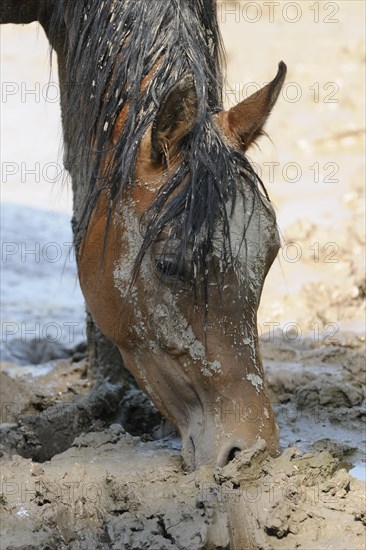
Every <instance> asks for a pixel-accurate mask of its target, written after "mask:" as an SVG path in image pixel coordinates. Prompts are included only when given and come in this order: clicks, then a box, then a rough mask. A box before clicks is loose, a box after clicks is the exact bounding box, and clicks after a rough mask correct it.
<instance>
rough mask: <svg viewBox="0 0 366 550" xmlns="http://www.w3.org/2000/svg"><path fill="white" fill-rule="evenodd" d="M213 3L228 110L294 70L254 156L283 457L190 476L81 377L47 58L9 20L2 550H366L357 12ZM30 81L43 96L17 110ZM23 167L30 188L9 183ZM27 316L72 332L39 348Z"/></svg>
mask: <svg viewBox="0 0 366 550" xmlns="http://www.w3.org/2000/svg"><path fill="white" fill-rule="evenodd" d="M250 4H251V6H250ZM254 4H256V6H259V8H260V11H257V10H258V7H253V5H254ZM290 4H296V6H297V8H296V11H295V8H294V7H293V6H292V7H291V6H290ZM311 6H313V8H312V9H311ZM219 7H220V21H221V27H222V31H223V35H224V41H225V44H226V48H227V55H228V73H227V80H228V83H227V86H226V91H227V104H228V105H230V104H232V102H233V101H234V100H236V101H237V100H239V99H241V98H242V97H245V96H246V95H247V92H248V90H249V87H248V86H247V84H248V83H259V84H260V85H262V84H263V83H264V82H267V81H268V80H270V79H271V78H272V77H273V75H274V74H275V72H276V66H277V63H278V61H280V60H281V59H283V60H284V61H285V62H286V63H287V65H288V68H289V75H288V80H287V82H288V85H287V87H286V88H285V90H284V94H283V97H282V98H281V100H280V101H279V103H278V105H277V106H276V109H275V111H274V113H273V115H272V117H271V120H270V122H269V124H268V127H267V132H268V134H269V136H270V138H271V140H269V139H265V138H264V139H262V141H261V143H260V148H258V149H253V150H252V151H251V156H252V159H253V160H254V161H255V162H256V163H257V164H258V166H259V167H260V168H259V169H260V170H261V173H262V178H263V180H264V182H265V183H266V185H267V188H268V191H269V193H270V196H271V197H272V200H273V202H274V204H275V206H276V210H277V216H278V223H279V226H280V228H281V232H282V236H283V249H282V251H281V252H280V254H279V259H278V261H276V263H275V265H274V267H273V269H272V270H271V273H270V275H269V277H268V279H267V282H266V286H265V290H264V294H263V298H262V304H261V308H260V315H259V328H260V331H261V333H262V339H261V342H262V353H263V359H264V364H265V368H266V373H267V380H268V385H269V388H270V391H271V394H272V397H273V402H274V406H275V410H276V414H277V420H278V424H279V427H280V433H281V443H282V446H283V449H284V452H283V454H282V455H281V456H280V457H278V458H277V459H274V460H273V459H269V458H268V457H267V455H266V451H265V446H264V445H263V443H261V442H260V443H259V444H258V446H257V448H256V449H252V450H250V451H247V452H244V453H241V455H239V456H238V457H237V459H235V461H233V462H232V463H230V464H229V465H228V466H227V467H226V468H224V469H222V470H216V471H212V470H210V469H202V470H200V471H198V472H195V473H191V474H188V473H185V472H183V471H182V467H181V460H180V456H179V440H177V439H176V438H175V437H174V435H171V434H169V433H168V428H167V427H165V428H164V427H163V428H162V427H159V425H160V417H159V415H158V414H157V412H156V411H155V410H154V409H153V408H152V407H151V405H150V404H149V402H148V401H147V400H146V399H145V398H144V397H143V396H142V395H141V393H140V392H139V391H137V390H135V389H134V388H128V389H127V395H126V388H125V387H121V386H118V385H114V386H113V385H111V384H108V383H99V384H98V385H97V386H96V387H95V386H94V384H95V383H94V381H93V380H90V379H89V377H88V376H89V373H88V368H87V364H86V361H85V357H84V356H85V349H84V347H83V345H82V324H83V321H82V318H83V314H82V299H81V296H80V293H79V290H78V287H77V286H76V285H75V265H74V264H73V263H72V262H67V255H66V252H65V247H64V245H63V243H65V242H69V239H70V233H66V231H68V229H65V230H63V229H62V227H63V226H64V227H65V228H66V225H67V223H68V221H67V217H68V216H69V213H70V210H71V206H70V193H68V191H67V189H68V188H67V182H64V187H63V191H62V192H61V180H64V178H63V177H61V176H58V172H57V171H56V173H55V172H53V173H52V172H51V173H48V172H46V174H48V175H46V177H45V172H44V167H45V166H46V167H47V169H48V168H49V169H50V170H51V168H52V166H51V165H49V163H54V162H59V163H60V158H61V154H60V147H59V143H60V127H59V118H58V117H59V108H58V104H57V102H50V101H48V102H47V101H44V98H43V99H42V96H43V95H44V93H43V91H42V90H43V89H44V86H46V84H47V82H48V80H49V69H48V67H49V65H48V50H47V45H46V43H45V39H44V38H43V37H42V35H39V37H38V39H37V30H36V28H35V27H34V26H29V27H23V28H15V27H11V26H8V27H6V28H4V29H2V33H1V42H2V56H3V61H4V63H3V68H2V81H3V83H4V82H7V83H9V82H10V83H15V86H17V88H16V90H18V91H16V92H15V93H13V94H10V95H9V90H10V88H6V91H7V93H8V97H7V99H6V101H4V99H3V98H4V87H3V85H2V105H1V107H2V130H1V131H2V138H4V137H5V136H6V139H2V187H1V194H2V227H3V241H5V242H6V243H15V245H17V246H18V249H17V252H16V253H15V254H13V255H12V256H9V257H6V260H7V261H6V262H4V254H3V255H2V263H3V265H2V268H3V273H4V275H5V277H4V278H3V279H4V281H2V298H3V302H4V308H3V318H2V342H1V344H2V352H3V359H4V361H3V362H2V366H1V373H0V375H1V404H2V407H1V422H2V424H1V429H0V436H1V451H0V452H1V454H2V464H1V496H0V508H1V522H2V531H3V538H2V543H1V547H2V548H4V549H5V548H6V549H13V548H18V549H23V548H24V549H26V548H27V549H31V548H37V549H38V548H42V549H46V548H52V549H53V548H71V549H74V548H75V549H77V548H85V549H89V548H97V549H98V548H103V549H108V548H114V549H120V548H121V549H125V548H126V549H130V548H131V549H136V550H137V549H143V548H146V549H156V550H163V549H165V548H166V549H186V548H192V549H194V548H197V549H198V548H229V539H230V534H231V535H232V530H233V528H235V522H236V525H237V524H240V522H241V523H243V522H244V521H245V522H246V523H247V525H248V528H249V529H250V530H251V531H252V533H253V540H252V542H251V544H252V546H253V547H255V548H263V549H268V550H270V549H277V548H278V549H283V550H292V549H295V548H300V549H303V550H311V549H314V550H325V549H333V550H346V549H347V550H348V549H352V550H358V549H360V550H361V549H364V548H365V531H364V524H365V502H364V495H365V487H364V481H363V480H364V479H365V462H364V451H365V429H364V414H365V407H364V387H365V384H364V383H365V375H364V332H363V331H364V298H365V292H366V291H365V288H366V287H365V282H364V279H363V273H364V263H363V251H364V244H365V242H364V241H365V236H364V187H363V181H364V164H363V151H364V116H363V114H364V93H365V90H364V82H365V78H364V76H365V69H364V61H365V50H364V30H363V25H362V22H363V21H364V15H365V4H364V3H363V2H361V1H355V2H354V1H350V0H347V1H341V2H315V3H313V2H301V3H300V2H297V3H290V2H285V1H282V2H281V3H280V5H279V6H277V7H276V6H273V9H274V12H270V11H269V10H270V8H269V6H268V3H265V2H256V3H248V2H226V3H225V5H224V6H221V5H220V6H219ZM299 7H300V10H301V12H300V11H299ZM317 10H319V11H317ZM259 16H260V17H259ZM271 17H272V19H271ZM257 18H258V21H256V22H255V23H254V22H253V21H254V20H256V19H257ZM297 18H298V21H296V22H291V21H295V20H296V19H297ZM335 20H338V22H335ZM251 21H252V22H251ZM316 21H318V22H316ZM51 80H52V81H54V80H55V75H54V74H53V76H51ZM38 82H39V83H40V90H41V93H40V96H39V97H40V101H39V102H37V101H32V99H31V97H28V98H27V100H26V101H23V99H24V98H22V90H23V92H24V90H26V89H28V88H30V87H31V86H35V85H36V86H38V84H37V83H38ZM23 83H26V84H23ZM27 86H28V88H27ZM253 86H254V84H253ZM24 87H25V88H24ZM35 129H36V131H35ZM37 162H38V163H39V168H37V167H36V169H37V170H38V171H39V177H38V176H35V177H34V178H33V179H32V176H29V175H27V174H25V175H24V171H26V170H27V169H28V168H29V167H30V166H34V165H35V163H37ZM4 163H7V164H6V172H4ZM12 163H16V169H17V171H16V173H14V174H13V175H11V174H10V173H9V170H10V171H11V167H12V165H13V164H12ZM22 163H24V164H22ZM52 174H53V175H52ZM55 174H56V175H55ZM23 175H24V178H23ZM22 179H23V181H22ZM9 203H16V204H11V205H9ZM29 207H33V208H34V210H30V209H29ZM56 210H57V211H58V212H59V213H58V214H54V213H52V212H54V211H56ZM62 212H64V214H63V213H62ZM4 220H5V221H4ZM12 220H14V223H12ZM4 228H5V231H4ZM13 228H14V230H15V233H14V230H13ZM50 231H51V232H53V233H51V235H52V238H45V235H46V236H49V235H50ZM63 231H65V233H64V232H63ZM14 235H15V236H14ZM42 239H43V240H42ZM36 242H39V243H41V245H42V246H41V249H40V250H41V252H40V256H39V258H38V260H39V261H37V257H35V258H34V262H32V261H31V259H30V258H29V259H28V260H27V262H22V256H21V252H22V246H23V244H24V243H27V246H30V245H31V244H32V243H36ZM50 242H56V243H57V244H62V254H61V257H60V260H59V261H57V262H54V263H53V262H52V261H48V258H47V257H46V258H45V257H44V255H43V254H42V250H43V251H44V246H45V245H47V244H48V243H50ZM7 250H9V249H7ZM48 252H50V253H52V252H54V250H52V249H47V253H48ZM34 296H37V300H35V299H34ZM4 322H5V323H6V325H4ZM22 322H24V323H25V326H26V327H28V324H31V323H35V322H39V323H40V327H45V326H46V325H47V324H49V323H57V324H58V325H60V326H62V325H63V323H68V322H72V323H76V324H77V327H78V328H79V329H80V330H79V332H78V333H77V334H76V336H75V337H74V338H73V339H72V340H71V341H70V338H69V339H67V338H66V340H65V338H64V339H62V338H61V339H58V341H57V345H55V343H54V342H52V338H40V339H39V340H40V341H39V342H38V343H37V342H36V343H34V342H33V341H32V340H33V336H32V335H31V334H29V335H28V334H26V335H25V336H24V335H23V334H22V333H21V332H19V330H20V329H19V327H20V328H21V323H22ZM9 323H13V324H14V327H15V329H14V331H13V332H14V334H13V335H12V334H9V327H10V326H11V325H9ZM4 327H5V328H4ZM51 328H52V327H51ZM17 329H18V330H17ZM4 331H5V332H4ZM66 334H69V333H68V332H67V333H66V331H64V332H63V333H62V335H63V337H64V336H65V335H66ZM19 338H20V340H19ZM4 340H5V341H4ZM70 355H71V356H70ZM233 526H234V527H233ZM244 547H245V548H246V547H249V546H245V545H244V546H243V548H244Z"/></svg>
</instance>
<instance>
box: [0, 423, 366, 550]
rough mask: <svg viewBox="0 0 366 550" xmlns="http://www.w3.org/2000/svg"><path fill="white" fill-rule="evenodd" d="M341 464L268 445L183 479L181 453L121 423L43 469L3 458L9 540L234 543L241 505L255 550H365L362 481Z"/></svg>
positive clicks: (60, 544) (175, 545)
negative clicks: (233, 520)
mask: <svg viewBox="0 0 366 550" xmlns="http://www.w3.org/2000/svg"><path fill="white" fill-rule="evenodd" d="M337 468H338V460H337V459H335V458H333V457H332V456H331V455H330V454H329V453H327V452H321V453H315V454H312V453H307V454H303V455H301V454H300V453H299V451H298V450H297V449H295V448H291V449H287V450H286V451H285V452H284V453H283V454H282V455H281V456H280V457H278V458H276V459H271V458H268V456H267V453H266V449H265V444H264V442H262V441H261V442H259V443H258V445H257V446H256V447H255V448H254V449H251V450H249V451H245V452H242V453H240V455H239V456H238V457H237V458H236V459H235V460H234V461H232V462H231V463H230V464H229V465H228V466H227V467H225V468H223V469H216V470H212V469H210V468H202V469H201V470H199V471H198V472H195V473H190V474H185V473H184V472H183V471H182V468H181V461H180V457H179V455H178V453H177V452H176V451H173V450H172V449H169V448H163V446H162V444H161V442H158V443H157V442H144V443H143V442H141V440H140V439H139V438H138V437H132V436H130V435H128V434H125V433H124V431H123V429H122V428H121V427H120V426H118V425H113V426H112V427H111V428H110V429H109V430H105V431H103V432H99V433H89V434H87V435H85V436H81V437H79V438H77V439H76V440H75V442H74V444H73V446H72V447H71V448H70V449H69V450H68V451H66V452H65V453H62V454H60V455H57V456H55V457H54V458H53V459H52V460H51V461H49V462H46V463H44V464H42V465H40V464H36V463H34V462H32V461H31V460H30V459H24V458H20V457H14V458H13V459H12V460H9V461H7V462H5V463H4V464H3V468H2V478H3V479H2V487H3V492H2V495H1V508H2V512H1V515H2V526H3V542H2V544H3V548H7V549H9V550H10V549H13V548H14V549H15V548H18V549H26V548H27V549H29V548H38V549H46V548H70V549H74V548H75V549H76V548H78V549H79V548H82V549H84V548H85V549H88V550H89V549H90V548H96V549H108V548H111V549H126V550H128V549H135V550H137V549H138V550H141V549H156V550H164V549H167V550H168V549H169V550H172V549H187V548H190V549H201V548H229V547H230V546H229V540H230V519H229V518H230V513H231V512H232V511H233V510H235V511H236V512H238V511H239V512H240V511H241V510H243V514H244V513H245V516H243V518H242V519H243V521H247V522H248V519H250V523H251V525H254V526H255V530H254V540H255V542H254V544H255V545H254V546H253V548H262V549H267V550H270V549H276V548H278V549H280V548H281V549H284V548H286V549H290V548H300V549H304V550H305V549H306V550H311V549H314V550H315V549H316V550H319V548H321V549H322V550H326V549H328V548H329V549H337V550H343V549H344V550H345V549H346V548H352V549H353V550H357V549H360V550H361V549H363V548H364V523H365V514H364V511H363V510H364V488H363V484H362V483H361V482H360V481H358V480H356V479H354V478H352V476H350V475H348V474H347V472H346V471H345V470H342V469H340V470H338V469H337ZM218 526H219V527H220V529H219V530H218ZM342 541H343V542H342Z"/></svg>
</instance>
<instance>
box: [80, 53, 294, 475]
mask: <svg viewBox="0 0 366 550" xmlns="http://www.w3.org/2000/svg"><path fill="white" fill-rule="evenodd" d="M285 74H286V67H285V65H284V64H283V63H280V65H279V70H278V74H277V76H276V77H275V79H274V80H273V81H272V82H271V83H269V84H268V85H267V86H265V87H264V88H262V89H261V90H259V91H258V92H256V93H255V94H254V95H253V96H250V97H249V98H247V99H246V100H244V101H243V102H241V103H239V104H238V105H237V106H235V107H233V108H232V109H230V110H229V111H219V112H213V113H211V114H210V117H209V120H208V119H205V122H204V123H202V121H200V112H199V98H198V97H197V92H196V87H195V83H194V79H193V78H192V77H191V76H190V75H188V76H186V77H185V78H183V79H181V80H180V81H179V82H178V83H177V84H175V85H174V86H173V87H172V89H170V90H169V92H168V93H167V94H166V97H165V99H164V101H163V102H162V103H161V105H159V107H158V109H157V113H156V116H155V119H154V121H153V124H152V125H150V127H149V128H148V130H147V131H146V132H145V135H144V136H143V138H142V140H141V143H140V145H139V150H138V155H137V161H136V170H135V178H134V184H133V185H132V186H130V188H129V190H128V192H127V193H126V194H125V195H124V196H123V198H121V200H120V201H119V202H117V203H116V205H115V206H114V208H113V213H112V214H111V222H110V223H109V225H108V228H107V229H106V228H105V227H106V226H105V219H106V209H108V205H109V203H110V198H109V197H108V192H107V191H105V192H103V193H101V194H100V197H99V200H98V204H97V206H96V208H95V210H94V212H93V214H92V216H91V219H90V221H89V224H88V230H87V232H86V235H85V238H84V241H83V245H82V248H81V253H80V255H79V274H80V282H81V286H82V289H83V292H84V295H85V298H86V301H87V303H88V306H89V308H90V310H91V313H92V315H93V317H94V319H95V321H96V322H97V324H98V325H99V326H100V328H101V329H102V331H103V332H104V333H105V334H106V336H107V337H108V338H110V339H111V340H112V341H113V342H114V343H115V344H116V345H117V346H118V347H119V349H120V351H121V353H122V356H123V358H124V362H125V365H126V367H127V368H128V369H129V370H130V371H131V372H132V373H133V374H134V376H135V377H136V379H137V381H138V382H139V384H140V385H141V387H142V388H143V389H144V390H145V391H146V393H147V394H148V395H149V397H150V398H151V400H152V401H153V402H154V403H155V405H156V406H157V408H158V409H159V410H160V411H161V412H162V413H163V414H164V415H165V416H166V418H168V419H169V420H170V421H171V423H172V424H173V425H174V426H175V427H176V428H177V430H178V431H179V433H180V434H181V437H182V444H183V446H182V454H183V458H184V460H185V463H186V464H187V466H188V467H189V468H194V467H197V466H199V465H201V464H204V463H216V464H218V465H220V466H223V465H225V464H226V463H227V462H228V461H229V460H230V459H231V458H233V456H235V453H236V452H237V451H239V450H243V449H245V448H247V447H249V446H251V445H252V444H254V443H255V442H256V440H258V439H259V438H263V439H265V440H266V441H267V444H268V447H269V449H270V450H271V451H272V452H273V453H275V452H276V450H277V446H278V433H277V426H276V423H275V419H274V415H273V411H272V407H271V403H270V400H269V397H268V394H267V391H266V388H265V383H264V378H263V367H262V362H261V357H260V352H259V345H258V334H257V324H256V319H257V309H258V306H259V301H260V296H261V292H262V288H263V284H264V280H265V277H266V275H267V272H268V270H269V268H270V266H271V264H272V262H273V261H274V259H275V257H276V255H277V252H278V249H279V236H278V232H277V226H276V218H275V213H274V210H273V208H272V206H271V204H270V202H269V200H268V197H267V196H266V194H265V193H262V192H261V191H260V189H259V187H258V185H257V181H255V174H254V172H253V171H252V170H251V168H250V165H249V163H248V162H247V161H246V157H245V155H244V153H245V151H246V150H247V148H248V147H249V146H250V145H251V144H252V143H254V142H255V140H256V139H257V138H258V136H259V135H261V133H262V132H263V126H264V124H265V122H266V120H267V118H268V116H269V114H270V112H271V109H272V107H273V105H274V104H275V102H276V100H277V97H278V95H279V93H280V90H281V87H282V85H283V82H284V79H285ZM121 117H122V119H123V117H125V114H122V115H121ZM122 119H121V120H120V125H123V123H124V121H123V120H122ZM116 128H117V131H116V135H118V123H117V124H116ZM202 141H203V142H204V143H205V145H204V147H203V148H202V146H201V143H202ZM192 143H193V145H192ZM195 144H197V150H196V151H195V150H193V151H192V147H193V148H194V147H195V146H196V145H195ZM187 147H189V148H190V156H189V162H188V163H186V164H187V166H185V171H184V172H183V175H182V174H181V177H180V179H179V178H178V177H177V174H179V173H180V171H181V170H182V164H184V150H185V148H187ZM201 157H202V158H201ZM194 163H196V165H194ZM202 164H203V167H202ZM195 171H196V173H195V176H194V182H192V181H191V180H192V177H193V176H192V174H193V173H194V172H195ZM200 178H201V179H200ZM220 178H221V179H223V178H226V181H219V179H220ZM229 180H230V181H229ZM167 182H169V184H168V183H167ZM229 188H230V192H229V191H228V189H229ZM215 189H216V191H217V193H216V199H217V200H216V202H215V201H214V200H213V199H212V197H211V196H210V193H213V191H212V190H215ZM192 197H193V199H192ZM102 249H104V258H103V260H102V262H101V260H100V251H101V250H102Z"/></svg>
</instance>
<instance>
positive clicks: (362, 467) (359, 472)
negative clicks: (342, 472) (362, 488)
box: [348, 462, 366, 481]
mask: <svg viewBox="0 0 366 550" xmlns="http://www.w3.org/2000/svg"><path fill="white" fill-rule="evenodd" d="M348 473H349V474H350V475H351V476H353V477H355V478H356V479H359V480H361V481H366V463H365V462H360V463H359V464H355V465H354V466H352V468H351V469H350V470H348Z"/></svg>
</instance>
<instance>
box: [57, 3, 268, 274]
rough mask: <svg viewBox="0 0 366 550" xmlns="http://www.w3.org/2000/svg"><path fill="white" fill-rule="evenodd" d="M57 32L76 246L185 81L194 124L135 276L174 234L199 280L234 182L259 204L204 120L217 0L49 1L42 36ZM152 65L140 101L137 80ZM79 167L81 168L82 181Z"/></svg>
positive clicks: (218, 54) (215, 56) (213, 81)
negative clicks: (120, 123) (118, 129)
mask: <svg viewBox="0 0 366 550" xmlns="http://www.w3.org/2000/svg"><path fill="white" fill-rule="evenodd" d="M62 27H64V33H65V56H66V59H65V67H64V70H65V71H66V77H67V80H68V83H69V85H68V86H67V88H66V91H65V94H66V95H65V97H64V99H63V107H64V108H63V125H64V134H65V142H66V146H67V144H68V142H72V143H73V147H72V151H73V152H74V151H76V154H74V155H72V154H71V152H70V151H69V153H68V154H69V158H68V169H69V171H70V172H71V175H72V176H73V177H74V174H75V173H76V172H78V174H79V175H78V177H79V179H82V178H84V180H85V187H84V189H83V196H84V197H85V199H84V202H83V204H84V209H83V215H82V216H81V219H80V220H79V221H78V226H77V232H76V234H77V237H76V238H81V237H82V235H83V234H84V232H85V228H86V227H87V224H88V220H89V218H90V215H91V213H92V211H93V209H94V208H95V205H96V202H97V200H98V197H99V195H100V193H101V191H102V190H103V189H108V193H109V196H110V199H111V201H110V204H111V211H110V214H111V212H112V209H113V206H114V205H115V204H116V203H117V201H119V200H120V199H121V198H123V197H124V195H125V193H126V191H127V190H128V189H130V188H131V186H133V185H134V174H135V165H136V157H137V153H138V149H139V145H140V142H141V139H142V137H143V136H144V134H145V133H146V131H147V129H148V128H149V126H150V125H151V124H152V123H153V121H154V118H155V116H156V112H157V110H158V109H159V106H160V105H161V103H162V102H163V101H164V98H165V97H166V95H167V93H168V92H169V90H171V88H172V87H173V86H174V85H175V84H176V83H177V82H178V81H180V80H181V79H183V78H185V77H187V76H191V77H193V81H194V85H195V88H196V93H197V97H198V120H197V123H196V125H195V126H194V128H193V130H192V132H191V133H190V135H189V136H188V138H187V139H186V140H185V141H184V142H183V143H182V146H181V151H180V153H181V159H182V162H181V164H180V166H179V168H178V169H177V171H176V173H175V174H174V175H173V176H172V177H171V178H170V179H169V180H168V181H167V182H166V184H165V185H164V186H163V188H162V189H161V191H160V193H159V195H158V197H157V199H156V200H155V202H154V204H153V205H152V207H151V209H150V210H149V212H148V213H147V214H146V216H147V218H146V219H147V220H148V223H147V231H146V235H145V237H144V243H143V246H142V248H141V251H140V254H139V256H138V258H137V260H136V268H137V269H138V267H139V265H140V264H141V261H142V258H143V256H144V254H145V253H146V251H147V249H148V248H149V246H150V245H151V244H152V242H154V240H155V239H156V237H157V236H158V235H159V234H160V233H161V231H162V230H163V229H164V228H173V230H174V231H173V233H174V234H175V235H178V236H179V243H180V244H179V255H180V257H184V254H185V251H186V248H187V245H188V243H191V244H192V243H193V244H192V246H193V252H194V253H193V262H194V263H195V264H196V267H197V268H198V270H204V272H205V273H206V272H207V269H208V265H209V261H210V254H211V249H212V240H213V234H214V231H215V228H217V226H218V223H219V222H220V223H222V232H223V238H224V243H225V242H226V245H227V248H228V249H229V248H230V238H229V224H230V220H229V217H230V213H228V211H227V204H228V203H229V204H230V205H231V206H232V207H234V205H235V200H236V197H237V192H238V182H240V181H242V180H243V178H244V180H245V181H246V182H247V183H248V184H249V186H247V187H249V188H251V189H252V190H253V193H254V194H255V196H256V197H257V196H258V197H259V196H261V194H260V192H259V189H258V182H260V180H259V178H258V177H257V175H256V174H255V172H254V170H253V168H252V166H251V165H250V163H249V161H248V160H247V158H246V157H245V155H244V154H241V153H240V152H238V151H234V150H233V149H231V148H230V147H229V145H228V144H227V143H226V141H225V139H224V138H223V137H222V136H221V135H220V133H219V132H218V130H217V129H216V127H215V125H214V124H213V122H212V113H213V112H215V111H219V110H222V95H221V94H222V60H223V55H222V54H223V48H222V44H221V38H220V33H219V29H218V23H217V16H216V0H105V1H102V0H99V1H97V0H89V1H87V0H57V2H56V3H55V7H54V11H53V16H52V22H51V37H52V33H53V34H54V36H56V34H57V33H59V32H60V29H61V28H62ZM55 40H56V39H55ZM51 43H52V40H51ZM157 66H158V69H157V70H156V72H155V73H154V75H153V77H152V79H151V81H150V83H149V85H148V87H147V89H146V90H145V92H144V93H143V94H142V93H141V85H142V83H143V80H144V78H145V77H146V76H147V75H152V74H153V69H154V67H155V69H156V67H157ZM65 105H66V109H65ZM125 105H128V116H127V119H126V122H125V124H124V127H123V129H122V133H121V136H120V139H119V141H118V143H117V145H116V146H115V147H114V148H112V147H111V143H112V133H113V127H114V124H115V121H116V119H117V117H118V115H119V113H120V112H121V109H122V108H123V107H124V106H125ZM108 147H109V150H108ZM107 157H108V158H109V159H110V162H108V166H106V158H107ZM81 165H82V166H85V167H87V168H85V170H86V173H85V174H84V175H83V176H82V177H80V170H81V171H82V170H83V168H82V169H80V166H81ZM260 183H261V182H260ZM173 193H174V195H173ZM110 214H109V215H110ZM220 220H221V221H220ZM106 223H108V219H107V220H106ZM244 231H245V228H243V232H244ZM175 242H176V241H175ZM196 271H197V270H196Z"/></svg>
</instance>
